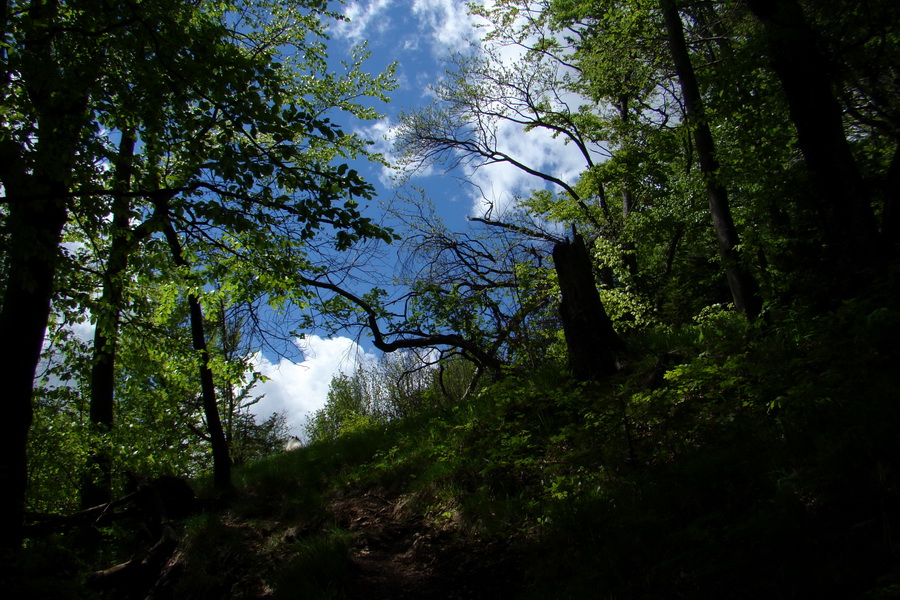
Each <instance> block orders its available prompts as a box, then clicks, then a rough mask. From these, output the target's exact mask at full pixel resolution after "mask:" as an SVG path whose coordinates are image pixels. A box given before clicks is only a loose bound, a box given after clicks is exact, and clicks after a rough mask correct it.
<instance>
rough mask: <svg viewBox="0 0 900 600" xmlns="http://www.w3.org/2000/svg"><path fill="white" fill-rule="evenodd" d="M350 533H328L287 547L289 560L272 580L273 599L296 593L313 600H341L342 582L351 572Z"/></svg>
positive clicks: (287, 596) (293, 596)
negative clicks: (289, 555) (273, 587)
mask: <svg viewBox="0 0 900 600" xmlns="http://www.w3.org/2000/svg"><path fill="white" fill-rule="evenodd" d="M352 540H353V536H352V534H350V533H348V532H342V531H330V532H326V533H324V534H321V535H319V536H316V537H313V538H311V539H309V538H308V539H303V540H299V541H297V542H294V544H293V545H292V546H289V547H288V548H287V551H288V552H289V553H291V555H292V558H291V559H290V561H288V563H287V564H285V565H283V566H282V567H281V568H280V569H279V571H278V576H277V577H276V579H275V581H274V586H275V594H274V595H273V598H278V599H280V598H295V597H296V594H297V590H303V594H304V596H306V597H309V598H314V599H317V600H329V599H336V598H344V597H345V596H344V593H343V591H344V590H343V586H342V582H344V581H346V579H347V575H348V574H349V573H350V572H351V569H352V563H351V562H350V545H351V542H352Z"/></svg>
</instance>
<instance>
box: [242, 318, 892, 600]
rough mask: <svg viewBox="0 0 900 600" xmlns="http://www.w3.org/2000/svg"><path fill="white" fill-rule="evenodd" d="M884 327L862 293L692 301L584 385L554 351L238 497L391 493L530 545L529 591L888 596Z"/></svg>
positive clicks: (313, 451)
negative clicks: (781, 304) (552, 358)
mask: <svg viewBox="0 0 900 600" xmlns="http://www.w3.org/2000/svg"><path fill="white" fill-rule="evenodd" d="M850 314H853V315H858V314H865V315H867V316H866V318H863V319H861V320H860V319H856V318H848V315H850ZM772 323H777V325H773V324H772ZM897 329H898V319H897V315H896V313H894V312H892V311H890V310H889V309H885V308H882V307H880V306H877V305H874V304H873V305H869V306H860V305H859V304H854V305H848V306H845V307H844V308H843V309H839V310H837V311H835V312H834V313H832V314H831V315H829V316H828V317H827V318H822V319H819V320H817V321H814V322H813V323H812V325H810V324H809V323H808V322H807V321H806V320H802V319H797V320H796V321H792V319H791V315H790V313H789V311H787V310H785V311H783V314H779V315H774V316H773V317H772V318H770V319H769V322H768V323H767V322H762V323H760V324H758V325H750V324H748V323H746V322H745V321H744V320H743V319H741V318H739V317H738V316H737V315H734V314H733V313H730V312H728V311H711V312H708V313H707V314H705V315H703V316H701V317H700V318H699V319H698V320H697V322H696V323H695V324H693V325H691V326H688V327H683V328H680V329H673V328H659V329H655V330H649V331H644V332H640V333H636V334H635V336H634V338H633V339H632V340H631V344H630V346H631V348H633V349H634V350H633V354H632V356H630V357H628V361H629V362H628V365H627V367H626V369H625V370H623V372H622V373H621V374H620V375H618V376H616V377H614V378H612V379H611V380H609V381H606V382H604V383H602V384H592V385H576V384H573V383H572V382H570V381H569V380H567V379H566V378H565V377H563V376H561V375H560V373H561V372H562V370H563V369H562V368H561V365H547V368H546V369H545V370H544V371H542V372H539V373H534V372H531V373H528V374H522V373H516V372H510V373H508V374H507V375H506V376H504V377H502V378H500V379H498V380H496V381H494V382H492V383H490V384H488V385H487V386H486V387H484V388H483V389H482V390H481V392H480V393H479V394H476V395H473V396H472V397H470V398H468V399H467V400H466V401H464V402H460V403H458V404H456V405H455V406H452V407H451V408H449V409H448V408H447V407H442V408H441V409H440V410H438V409H433V410H431V411H430V412H429V411H423V412H422V413H420V414H418V415H416V416H415V417H413V418H408V419H404V420H400V421H395V422H390V423H388V424H386V425H385V424H378V425H376V426H373V427H371V428H369V429H362V430H360V429H356V430H354V431H353V432H352V433H351V434H347V435H342V436H338V437H337V439H335V440H333V441H328V442H322V443H319V444H315V445H313V446H311V447H309V448H306V449H303V450H300V451H298V452H296V453H290V454H289V455H285V456H283V457H278V458H277V459H274V460H271V461H269V462H267V463H263V464H260V465H258V466H256V467H254V470H253V471H250V472H247V474H246V475H244V476H243V477H244V480H243V481H244V485H245V486H246V490H247V494H248V496H250V497H252V496H255V495H258V494H260V493H261V492H259V490H260V489H262V488H264V487H266V483H265V482H266V479H267V478H268V477H271V478H272V484H271V487H272V488H273V489H272V491H271V492H270V495H269V496H267V497H268V498H270V499H271V498H274V497H278V498H284V499H287V498H288V497H290V500H288V501H287V503H286V504H285V503H282V502H280V501H278V502H276V501H270V502H268V503H267V504H269V505H271V506H277V507H278V510H279V511H283V510H286V508H285V507H286V506H291V505H295V506H296V507H297V510H298V511H299V512H301V513H302V512H303V510H301V509H300V507H301V506H302V505H303V503H304V502H305V501H303V500H299V499H298V498H300V497H303V495H304V494H306V495H307V496H308V497H310V498H315V497H316V496H315V495H316V494H318V493H320V490H324V489H326V488H335V487H341V488H344V489H346V488H348V487H349V488H356V489H376V488H377V489H392V490H395V491H398V492H399V493H402V494H406V495H408V496H409V499H410V502H411V503H412V504H413V505H414V506H416V508H417V509H418V510H420V511H421V512H422V513H423V514H426V515H429V516H430V517H431V518H433V519H436V520H444V521H447V522H452V523H453V524H454V525H455V526H456V527H459V528H460V529H461V530H463V531H469V532H472V533H477V534H478V535H481V536H485V535H486V536H496V537H505V538H515V539H518V540H520V541H521V543H523V544H526V545H527V546H528V547H529V548H531V549H532V552H533V554H532V556H533V565H531V568H530V569H529V572H530V573H531V576H530V581H529V582H528V586H527V589H528V590H530V591H529V592H528V593H527V597H530V598H585V597H604V598H605V597H608V598H651V597H653V598H657V597H689V598H705V597H718V598H720V597H725V598H760V597H766V598H817V597H824V596H826V595H831V596H832V597H833V594H834V593H839V595H841V596H842V597H861V598H862V597H865V598H882V597H888V595H889V594H890V593H891V591H892V590H896V589H897V588H896V586H897V584H898V583H900V582H898V575H900V570H898V569H897V564H898V563H897V556H898V546H897V543H896V542H895V541H894V536H895V531H896V525H897V518H898V516H900V515H898V500H900V480H898V477H897V473H898V468H900V448H898V443H897V436H896V434H895V431H896V427H897V425H898V423H900V418H898V417H900V414H898V407H897V403H896V389H897V386H896V383H897V382H896V377H895V376H894V372H893V370H892V369H893V368H894V367H893V364H894V363H893V362H892V361H894V360H895V359H896V357H897V352H896V350H895V349H894V348H893V345H892V344H891V343H890V340H892V339H893V337H892V336H893V335H894V334H895V333H896V332H897ZM288 470H294V475H292V476H294V477H296V479H295V480H294V481H296V483H294V484H290V485H289V486H287V487H286V486H285V485H284V484H283V482H282V479H281V478H282V477H283V476H284V475H285V474H286V471H288ZM301 488H303V489H301ZM310 494H312V496H309V495H310ZM326 554H327V553H326Z"/></svg>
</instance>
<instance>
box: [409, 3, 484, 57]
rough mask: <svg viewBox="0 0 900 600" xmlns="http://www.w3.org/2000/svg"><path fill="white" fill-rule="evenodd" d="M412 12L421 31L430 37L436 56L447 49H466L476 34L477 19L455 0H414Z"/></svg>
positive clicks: (457, 50)
mask: <svg viewBox="0 0 900 600" xmlns="http://www.w3.org/2000/svg"><path fill="white" fill-rule="evenodd" d="M412 12H413V14H414V15H416V17H418V19H419V24H420V31H423V33H424V35H426V36H427V37H428V39H429V40H430V42H431V47H432V51H433V52H435V53H436V54H437V55H439V56H444V55H445V54H446V53H447V52H448V51H449V52H465V51H467V50H468V49H470V48H471V45H472V42H473V41H474V40H477V38H478V34H477V30H476V24H477V22H478V20H477V19H476V18H475V17H472V16H471V15H470V14H469V13H468V11H467V10H466V8H465V5H464V4H462V3H461V2H458V1H457V0H414V1H413V3H412Z"/></svg>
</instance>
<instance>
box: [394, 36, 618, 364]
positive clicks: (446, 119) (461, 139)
mask: <svg viewBox="0 0 900 600" xmlns="http://www.w3.org/2000/svg"><path fill="white" fill-rule="evenodd" d="M453 64H454V66H455V67H456V71H455V72H454V73H451V74H450V77H449V78H448V79H447V81H445V82H444V83H442V84H440V85H438V86H436V88H435V89H434V91H435V94H436V96H437V100H436V101H435V103H433V104H432V105H431V106H429V107H427V108H425V109H422V110H420V111H417V112H415V113H409V114H407V115H404V116H403V117H402V118H401V121H400V125H399V128H398V134H397V138H396V146H397V148H398V150H399V151H400V152H401V154H402V155H403V156H404V158H405V159H406V160H407V161H408V162H409V163H411V164H413V165H421V164H427V163H435V162H436V163H444V164H445V165H449V166H450V167H453V166H456V165H458V164H460V163H462V162H465V163H469V164H471V165H472V166H474V168H480V167H484V166H487V165H491V164H496V163H506V164H509V165H512V166H514V167H516V168H517V169H519V170H521V171H523V172H524V173H527V174H528V175H531V176H533V177H535V179H536V180H537V181H541V182H544V183H545V184H551V185H553V186H555V187H557V188H559V189H560V190H561V191H562V194H564V195H565V196H567V197H568V199H569V200H570V201H571V202H573V203H574V205H575V206H577V210H578V211H579V213H580V218H582V219H585V220H587V221H588V222H589V223H590V224H591V226H592V227H593V228H594V229H595V231H601V230H605V229H606V227H604V225H602V224H601V223H600V221H599V220H598V218H600V217H599V216H598V214H595V213H596V212H597V210H596V209H599V213H600V215H602V218H603V219H604V220H605V221H606V222H607V223H609V222H610V215H609V208H608V203H607V198H606V195H605V192H604V190H603V188H602V186H601V187H596V188H593V189H590V190H589V191H588V192H587V194H585V195H584V196H583V195H582V193H581V192H579V191H578V189H577V187H576V186H575V185H574V184H572V183H570V182H567V181H565V180H563V179H561V178H560V177H558V176H557V175H555V174H553V173H548V172H543V171H541V170H539V169H537V168H535V167H533V166H530V165H528V164H526V163H525V162H522V160H520V159H519V158H517V157H516V156H514V154H513V152H512V151H510V150H507V149H505V148H503V145H502V139H501V138H502V134H501V133H500V128H501V126H514V127H519V128H521V129H524V130H525V131H531V130H535V129H542V130H546V131H550V132H552V133H553V135H554V136H561V137H563V138H564V139H565V140H566V142H567V143H572V144H574V145H575V146H576V147H577V148H578V149H579V152H580V154H581V157H582V158H583V159H584V161H585V164H586V167H587V168H590V167H591V166H593V164H594V157H595V155H596V154H597V153H602V152H603V145H602V141H601V140H600V139H599V137H598V136H597V131H596V130H595V128H592V127H591V126H592V125H593V119H591V115H590V113H587V112H586V111H581V110H573V109H572V108H571V107H570V106H569V105H568V104H567V103H566V102H565V101H564V100H563V99H562V98H563V97H564V95H565V91H566V85H567V80H566V77H565V76H562V75H559V73H558V69H559V65H549V66H548V65H546V64H544V63H542V62H540V61H537V62H536V61H530V60H522V61H521V62H519V63H517V64H516V65H515V66H507V65H504V64H503V62H502V61H501V60H500V58H499V55H498V54H492V53H491V51H490V50H488V52H487V57H486V58H472V57H462V56H457V57H455V58H454V63H453ZM588 199H590V200H591V201H593V202H594V203H595V204H594V206H590V205H589V204H588ZM489 216H490V215H489ZM494 222H495V223H498V221H494ZM568 243H570V242H562V241H560V242H558V243H557V245H556V246H554V251H553V256H554V258H555V259H557V258H558V259H560V260H563V262H564V263H565V264H562V263H557V274H558V278H559V279H560V281H561V282H562V281H563V280H565V281H567V282H569V281H571V282H573V284H574V285H573V286H569V285H561V288H560V290H561V293H562V294H563V300H562V303H563V304H564V305H565V306H567V309H566V312H567V313H571V314H579V315H581V317H580V319H579V326H580V327H582V328H583V327H587V328H588V330H589V331H591V334H590V337H591V339H592V340H593V341H594V342H595V343H599V344H600V348H599V349H598V348H597V347H590V348H589V346H588V345H586V344H584V345H582V344H577V345H570V346H569V347H568V351H569V352H570V354H573V355H574V356H573V357H572V358H571V359H570V364H589V363H593V362H595V361H598V360H601V361H602V363H603V365H602V366H600V367H598V368H597V369H596V370H595V369H590V370H582V369H578V370H577V371H576V373H574V374H575V375H576V377H578V378H583V377H587V378H594V377H595V376H599V374H601V373H609V372H613V371H615V368H616V367H615V362H614V361H612V362H610V361H609V357H611V356H613V355H615V353H616V352H618V351H619V350H620V349H621V346H622V344H621V340H620V339H619V338H618V336H617V335H616V334H615V331H614V330H613V329H612V327H611V326H610V325H609V322H608V318H607V316H606V314H605V311H600V312H598V311H597V309H598V308H602V302H600V300H599V296H597V298H596V302H593V301H591V302H590V303H589V305H584V306H582V305H580V302H582V301H583V300H586V299H587V296H584V295H581V294H575V295H572V296H569V293H570V292H571V291H572V290H574V289H576V288H581V287H582V286H588V285H591V286H596V283H595V278H594V274H593V266H592V263H591V261H590V260H587V261H584V260H574V261H569V260H568V258H569V257H570V256H571V253H570V252H568V251H567V250H568V246H566V247H565V248H562V247H559V244H564V245H565V244H568ZM572 243H575V246H573V248H574V247H577V242H576V241H574V240H573V241H572ZM557 248H559V249H558V250H557ZM584 254H585V256H586V255H587V251H586V250H585V252H584ZM570 339H575V338H573V337H568V336H567V340H570ZM585 351H588V352H589V354H587V355H583V356H579V353H581V352H585Z"/></svg>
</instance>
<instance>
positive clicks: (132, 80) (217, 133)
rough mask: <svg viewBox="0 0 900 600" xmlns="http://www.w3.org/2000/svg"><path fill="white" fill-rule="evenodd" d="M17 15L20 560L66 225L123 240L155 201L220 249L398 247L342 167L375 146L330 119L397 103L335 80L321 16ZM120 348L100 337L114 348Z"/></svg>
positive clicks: (12, 8) (13, 446)
mask: <svg viewBox="0 0 900 600" xmlns="http://www.w3.org/2000/svg"><path fill="white" fill-rule="evenodd" d="M4 8H5V10H4V13H3V21H2V23H0V27H2V34H3V39H4V49H3V51H4V53H5V59H6V60H4V61H3V78H2V80H3V88H2V92H0V93H2V94H3V103H4V106H7V107H10V110H8V111H7V113H8V114H7V116H6V118H5V120H4V122H3V124H2V129H3V131H2V136H0V137H2V143H0V163H2V166H0V182H2V185H3V187H4V190H5V198H4V204H5V208H6V211H5V213H4V226H5V229H6V230H7V231H9V232H10V233H9V236H8V239H7V245H6V256H5V259H6V260H5V265H6V266H5V269H4V273H3V275H4V281H3V290H4V291H3V306H2V309H0V332H2V334H3V335H4V336H6V337H7V339H16V340H18V341H19V343H20V344H21V345H20V346H17V347H14V348H13V347H8V348H6V349H5V350H4V351H3V353H4V354H3V359H4V360H3V366H2V369H3V371H2V372H3V374H4V375H5V376H6V381H7V387H6V397H7V402H6V407H7V414H8V417H9V418H8V419H5V420H4V429H3V430H2V432H0V433H2V435H0V437H2V439H3V445H2V447H0V486H2V487H3V488H4V489H5V490H9V492H8V493H5V494H4V495H3V503H2V504H0V514H2V517H0V518H2V522H0V525H2V526H0V531H2V532H3V533H2V535H3V539H2V540H0V543H2V545H3V546H4V547H16V546H17V545H18V544H19V541H20V540H21V520H22V510H23V498H24V493H25V486H26V478H27V469H26V452H25V448H26V445H27V436H28V429H29V425H30V423H31V419H32V404H31V400H32V391H33V389H32V388H33V381H34V375H35V371H36V367H37V364H38V360H39V357H40V352H41V343H42V340H43V337H44V330H45V328H46V326H47V323H48V318H49V315H50V310H51V301H52V299H53V298H54V278H55V276H56V275H57V274H58V273H60V272H62V271H63V270H68V269H70V268H72V266H73V265H71V264H69V263H68V262H67V261H66V260H65V256H61V255H60V243H61V239H62V235H63V231H64V229H65V227H66V226H67V224H68V223H70V218H71V217H72V216H77V217H78V219H79V221H80V222H91V223H100V222H102V221H103V220H104V219H105V218H106V216H107V215H109V214H113V220H114V221H115V220H116V219H119V221H118V229H119V231H121V230H122V229H123V228H124V227H123V226H124V224H125V221H124V220H123V219H124V218H125V215H128V218H129V219H139V220H146V219H148V218H149V217H150V216H151V214H150V213H151V212H152V203H150V202H149V200H150V199H156V200H159V199H168V200H169V202H170V207H171V210H172V212H173V215H174V217H175V218H176V219H185V218H187V219H189V220H194V223H200V222H202V223H205V224H206V225H208V227H209V229H207V234H208V233H209V231H213V230H215V231H216V232H217V234H216V235H221V232H223V231H226V230H230V231H234V232H236V233H238V234H239V233H241V232H245V233H246V232H247V231H249V230H251V229H253V228H255V227H265V226H266V225H267V224H268V223H271V222H273V221H274V220H276V219H285V218H287V217H289V218H290V219H292V220H293V222H294V224H295V227H294V232H295V235H296V238H297V239H298V240H302V239H310V238H311V237H312V236H313V235H314V234H315V233H316V231H318V230H319V229H321V228H323V227H333V228H334V229H335V230H338V238H339V241H341V240H342V239H343V240H344V242H346V241H347V240H349V239H352V238H354V237H359V236H372V237H379V238H387V237H388V234H387V233H386V232H385V231H384V230H383V229H380V228H378V227H376V226H374V224H372V223H371V221H369V220H368V219H364V218H362V217H361V215H360V213H359V210H358V208H357V201H356V200H354V197H355V198H360V197H365V196H367V195H368V194H369V193H370V190H371V188H370V187H369V186H368V185H367V184H365V182H363V181H362V180H361V179H360V177H359V175H358V174H357V173H356V172H355V171H352V170H349V169H348V168H347V167H346V166H343V167H341V166H339V165H333V164H331V161H332V160H333V159H334V158H335V157H336V156H337V155H338V154H341V155H343V156H347V157H353V156H359V155H360V154H363V153H364V152H365V144H364V142H363V141H362V140H360V139H359V138H357V137H356V136H353V135H348V134H344V133H343V132H342V131H340V130H339V129H338V128H337V127H335V126H334V125H333V124H332V123H330V121H328V119H327V118H326V117H325V116H324V113H325V112H326V111H328V110H330V109H333V108H338V109H345V110H348V111H350V112H351V113H352V114H354V115H356V116H358V117H362V118H368V117H371V116H374V114H375V113H374V112H373V111H371V109H367V108H365V107H363V106H362V105H360V104H359V103H358V102H357V99H358V98H359V97H361V96H366V95H372V96H375V97H380V98H383V95H382V94H383V90H384V89H386V88H387V87H389V86H390V83H389V75H387V76H385V77H371V76H367V75H363V74H362V73H360V71H359V64H358V62H357V63H356V64H355V65H351V66H350V67H349V68H348V69H349V72H348V74H347V75H346V79H342V78H341V77H339V76H335V75H332V74H330V73H329V71H328V69H327V66H326V64H325V54H324V45H323V43H322V38H323V29H322V25H321V22H320V19H321V17H322V15H323V14H326V13H324V12H323V10H322V8H321V6H320V3H319V2H310V3H308V4H304V5H303V6H300V7H298V6H297V5H296V3H294V2H277V1H273V2H262V1H261V2H254V3H250V4H245V3H240V2H235V3H218V2H215V3H214V2H197V3H182V2H170V1H166V0H158V1H154V2H144V3H133V2H122V3H114V4H109V3H107V2H104V1H102V0H81V1H76V2H69V3H65V4H63V3H59V2H55V1H51V0H34V1H31V2H13V3H6V4H5V5H4ZM298 8H299V10H298ZM359 58H360V60H361V58H362V57H361V56H360V57H359ZM309 72H313V73H317V74H321V77H318V78H317V77H311V78H310V77H307V74H308V73H309ZM339 81H340V82H341V85H337V82H339ZM131 132H133V135H134V137H135V140H136V145H135V150H137V149H140V156H135V157H134V158H132V159H130V160H131V161H132V165H133V167H132V176H131V184H130V186H128V185H126V178H125V176H124V171H125V170H124V162H123V163H122V166H123V169H116V171H118V177H119V183H118V184H115V183H113V184H112V185H108V183H109V182H108V179H109V177H108V175H107V170H106V169H105V168H104V165H105V164H107V161H109V157H111V156H113V155H114V154H115V152H114V151H112V150H111V148H112V146H113V142H114V140H115V139H116V138H117V137H118V138H119V139H121V138H122V137H123V136H124V137H125V138H126V139H127V138H128V135H129V134H130V133H131ZM120 145H121V146H122V148H123V150H124V149H125V148H126V147H127V145H128V144H120ZM337 148H340V151H338V150H336V149H337ZM125 154H126V152H123V153H122V156H123V157H124V156H125ZM110 162H113V163H114V162H115V160H112V161H110ZM117 197H118V198H119V201H120V203H119V208H116V209H115V210H113V207H112V205H111V204H110V199H112V202H113V203H115V199H116V198H117ZM127 198H130V199H132V200H134V201H135V203H134V204H133V205H132V206H131V207H126V206H125V205H124V200H125V199H127ZM341 200H344V202H341ZM116 213H119V214H116ZM201 230H202V227H199V226H195V227H193V228H192V229H191V231H192V232H200V231H201ZM157 231H158V230H157ZM123 233H124V236H125V237H130V236H131V235H132V234H133V233H134V232H133V231H132V232H129V231H127V230H126V231H124V232H123ZM262 237H263V235H262V234H261V233H260V234H259V235H258V236H257V239H262ZM110 239H112V238H110ZM131 247H133V245H132V246H131ZM110 290H111V293H112V291H114V290H112V288H110ZM107 320H109V319H107ZM112 333H113V329H108V328H107V329H104V331H103V332H102V333H101V335H106V336H107V338H108V339H107V340H106V342H107V344H108V343H109V342H111V341H114V338H110V337H109V335H110V334H112ZM98 381H99V379H98ZM100 397H101V394H99V393H98V396H97V398H98V406H97V408H98V411H97V415H98V418H97V420H98V421H104V420H108V418H107V416H108V414H109V406H108V399H109V395H108V394H106V393H104V394H102V397H103V398H104V399H103V400H102V401H101V400H100ZM100 404H104V406H102V407H101V406H100ZM100 413H105V414H106V415H107V416H100Z"/></svg>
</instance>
